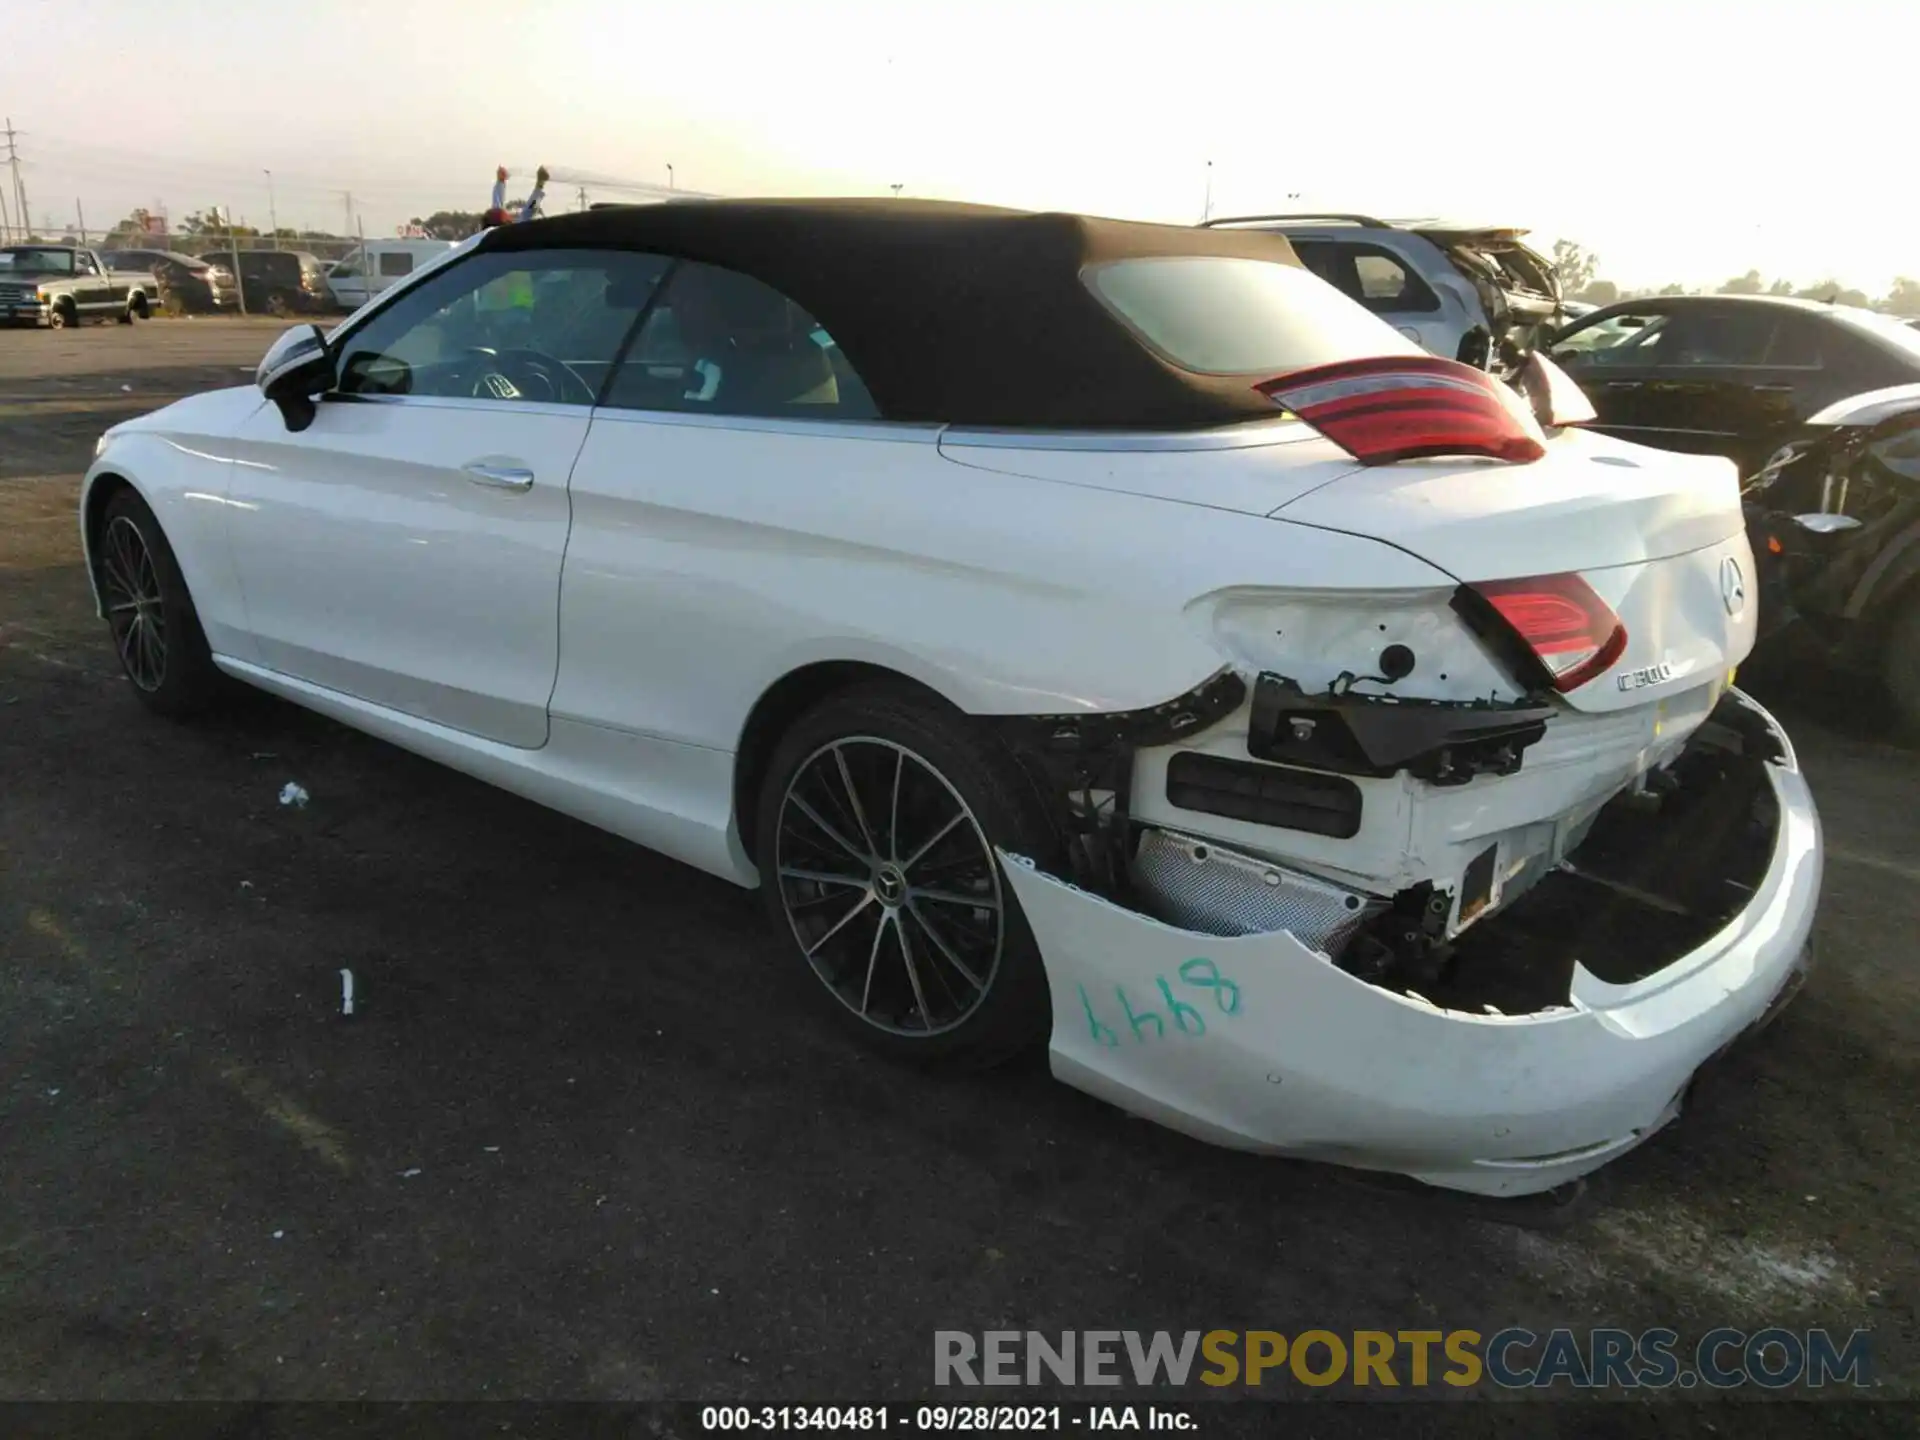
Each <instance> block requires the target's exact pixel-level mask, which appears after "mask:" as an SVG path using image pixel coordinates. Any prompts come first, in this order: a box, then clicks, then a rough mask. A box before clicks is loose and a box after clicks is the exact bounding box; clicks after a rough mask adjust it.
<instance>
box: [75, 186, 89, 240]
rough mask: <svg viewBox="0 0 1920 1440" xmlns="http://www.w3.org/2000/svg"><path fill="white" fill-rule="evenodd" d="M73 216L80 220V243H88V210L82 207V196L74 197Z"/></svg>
mask: <svg viewBox="0 0 1920 1440" xmlns="http://www.w3.org/2000/svg"><path fill="white" fill-rule="evenodd" d="M73 218H74V219H76V220H78V221H79V222H80V243H81V244H82V245H84V244H86V243H87V212H86V211H84V210H82V209H81V208H80V197H79V196H78V195H76V196H74V197H73Z"/></svg>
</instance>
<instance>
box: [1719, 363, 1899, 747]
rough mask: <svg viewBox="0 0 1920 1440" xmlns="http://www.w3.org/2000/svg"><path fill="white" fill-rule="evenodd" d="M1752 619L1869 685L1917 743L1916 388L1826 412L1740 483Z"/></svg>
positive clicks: (1872, 395) (1876, 394)
mask: <svg viewBox="0 0 1920 1440" xmlns="http://www.w3.org/2000/svg"><path fill="white" fill-rule="evenodd" d="M1747 497H1748V507H1749V512H1750V514H1751V515H1752V522H1751V530H1752V539H1753V546H1754V551H1755V553H1756V555H1757V556H1758V557H1759V560H1760V563H1761V565H1762V567H1763V569H1762V572H1761V573H1762V576H1763V579H1764V581H1765V591H1764V594H1763V596H1762V602H1761V617H1762V621H1763V623H1764V624H1765V625H1766V626H1767V627H1768V629H1769V630H1773V629H1781V628H1785V627H1786V626H1788V625H1792V626H1794V627H1795V628H1797V629H1799V630H1800V631H1801V632H1802V633H1803V634H1810V635H1812V636H1814V637H1817V638H1818V639H1819V640H1820V641H1821V642H1823V644H1824V645H1825V647H1826V650H1827V653H1828V655H1829V657H1830V658H1832V659H1833V660H1835V661H1837V662H1839V663H1840V664H1842V665H1844V666H1846V667H1848V668H1851V669H1854V670H1857V671H1860V672H1863V673H1865V674H1869V675H1873V676H1875V677H1877V678H1878V679H1879V680H1880V682H1881V684H1882V686H1883V688H1884V690H1885V692H1886V696H1887V699H1888V700H1889V702H1890V703H1891V705H1892V708H1893V714H1894V718H1895V721H1896V723H1897V724H1898V726H1899V728H1900V730H1901V732H1902V733H1903V736H1904V738H1906V739H1907V740H1908V741H1909V742H1911V743H1915V744H1920V384H1915V385H1901V386H1896V387H1894V388H1892V389H1888V390H1876V391H1872V392H1869V393H1868V394H1865V395H1854V396H1850V397H1849V398H1847V399H1845V400H1842V401H1840V402H1838V403H1837V404H1834V405H1830V406H1828V407H1827V408H1826V409H1824V410H1822V411H1820V412H1819V413H1818V414H1816V415H1814V416H1813V417H1812V418H1811V419H1809V420H1808V421H1807V424H1806V426H1805V427H1804V428H1803V429H1802V430H1801V431H1800V432H1799V433H1798V434H1796V435H1794V436H1793V437H1792V438H1791V439H1790V440H1788V441H1787V443H1786V444H1785V445H1783V446H1781V447H1780V449H1779V450H1778V451H1776V452H1775V453H1774V455H1773V456H1772V457H1771V458H1770V459H1769V460H1768V462H1767V464H1766V465H1765V466H1764V467H1763V468H1762V469H1761V470H1760V472H1759V473H1757V474H1756V475H1754V476H1753V477H1752V478H1751V480H1749V482H1748V484H1747Z"/></svg>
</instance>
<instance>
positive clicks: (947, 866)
mask: <svg viewBox="0 0 1920 1440" xmlns="http://www.w3.org/2000/svg"><path fill="white" fill-rule="evenodd" d="M842 762H844V768H843V766H842ZM889 767H891V769H890V768H889ZM848 777H851V778H852V784H853V787H854V791H855V793H856V794H857V795H859V796H860V797H861V808H860V809H859V810H858V811H856V810H855V809H854V807H853V806H852V805H850V804H848V803H847V802H846V800H845V796H846V786H845V783H844V782H845V781H846V780H847V778H848ZM834 779H838V780H840V781H841V782H842V784H841V786H840V788H839V790H838V792H837V797H838V798H837V801H836V796H835V792H834V791H833V790H832V789H831V781H832V780H834ZM822 785H826V786H828V787H829V788H828V789H827V790H826V791H825V792H823V791H822V790H821V789H820V787H821V786H822ZM793 793H797V794H798V796H799V798H800V799H801V800H805V801H806V802H807V804H808V805H810V806H811V807H812V808H813V811H814V812H815V813H817V814H819V815H820V818H822V819H824V820H826V821H827V822H828V824H830V825H833V826H835V828H836V829H838V830H839V832H840V836H841V837H842V838H843V839H845V838H846V837H847V836H848V833H849V832H851V838H852V843H853V848H854V849H856V850H858V849H861V848H864V849H865V850H866V851H867V853H868V857H869V858H868V861H867V873H868V880H867V883H866V884H865V886H864V888H863V886H862V884H861V883H860V880H859V878H858V877H859V875H860V871H861V867H862V861H861V860H859V859H857V858H855V856H854V854H852V853H849V849H848V847H847V846H846V845H844V844H839V845H836V844H835V843H834V839H833V837H832V834H831V832H824V831H823V830H822V828H821V827H820V826H819V825H818V824H817V823H816V822H815V821H814V820H813V819H812V818H810V817H809V815H808V814H807V813H806V810H805V808H804V807H802V806H801V805H799V804H798V803H797V802H795V801H793V800H792V799H791V798H790V797H791V794H793ZM833 803H837V804H838V806H839V808H838V809H837V810H833V811H831V812H829V809H828V807H829V805H831V804H833ZM949 809H950V810H951V811H952V812H953V813H954V814H957V815H960V816H961V817H962V818H960V819H958V820H952V821H948V820H943V819H942V818H941V817H942V815H943V814H944V813H946V811H947V810H949ZM758 820H759V824H758V828H757V830H756V832H755V833H756V836H757V840H758V849H759V851H760V854H759V856H758V861H759V864H760V869H761V895H762V897H763V900H764V903H765V905H766V908H767V915H768V918H769V920H770V921H771V922H772V924H773V926H774V930H775V933H776V934H777V936H778V937H779V943H780V945H781V947H782V949H783V950H784V951H785V953H786V954H787V955H788V956H789V957H791V958H792V959H794V960H797V961H800V962H801V963H803V964H804V965H805V966H806V971H805V972H803V974H804V975H805V979H806V981H807V982H808V989H809V990H810V991H811V992H812V993H813V994H815V995H816V996H817V997H818V999H819V1000H820V1002H821V1003H822V1004H824V1005H825V1007H826V1009H827V1011H828V1013H830V1014H831V1015H832V1016H834V1017H835V1019H836V1020H837V1021H838V1022H839V1023H841V1024H843V1025H846V1026H847V1027H849V1028H850V1029H851V1030H852V1031H853V1032H854V1033H855V1034H856V1035H858V1036H859V1037H860V1038H861V1039H862V1040H863V1041H865V1042H866V1043H867V1044H868V1045H870V1046H872V1047H873V1048H875V1049H877V1050H879V1051H880V1052H882V1053H883V1054H887V1055H890V1056H893V1057H895V1058H898V1059H903V1060H907V1061H911V1062H914V1063H918V1064H927V1065H947V1066H953V1067H956V1068H982V1067H985V1066H988V1065H993V1064H997V1063H999V1062H1001V1061H1004V1060H1007V1059H1011V1058H1012V1057H1013V1056H1015V1055H1016V1054H1018V1053H1019V1052H1021V1051H1022V1050H1025V1049H1027V1048H1029V1047H1030V1046H1032V1045H1034V1044H1035V1043H1036V1042H1039V1041H1041V1040H1043V1039H1044V1038H1045V1037H1046V1035H1047V1033H1048V1029H1049V1027H1050V1024H1051V1007H1050V1005H1049V1001H1048V991H1047V979H1046V971H1045V968H1044V966H1043V965H1042V964H1041V960H1040V951H1039V947H1038V946H1037V945H1036V944H1035V943H1034V939H1033V933H1032V931H1031V930H1030V929H1029V928H1028V926H1027V921H1026V917H1025V916H1024V915H1023V914H1021V912H1020V907H1019V904H1018V902H1017V901H1015V899H1014V897H1013V891H1012V890H1011V888H1010V887H1008V885H1007V884H1006V879H1005V876H1004V875H1003V874H1002V873H1001V870H1000V866H999V862H998V860H997V859H996V858H995V857H994V855H993V853H992V848H991V847H995V846H1003V847H1005V848H1006V849H1008V850H1010V851H1012V852H1014V853H1015V854H1022V855H1028V856H1032V857H1034V858H1036V859H1039V860H1041V861H1043V862H1045V861H1048V860H1051V858H1052V846H1053V844H1054V841H1053V839H1052V834H1053V832H1052V829H1051V827H1050V826H1049V825H1048V823H1047V820H1046V817H1045V815H1044V813H1043V812H1042V811H1041V809H1040V805H1039V800H1038V797H1037V796H1036V794H1035V792H1034V790H1033V787H1032V786H1031V784H1030V783H1029V782H1028V781H1027V779H1026V778H1025V776H1024V775H1023V773H1022V772H1021V771H1020V769H1019V768H1018V766H1017V765H1016V764H1015V763H1014V761H1013V758H1012V757H1011V756H1010V755H1009V754H1008V753H1007V752H1006V751H1005V750H1004V749H1002V748H1001V747H1000V746H999V744H998V742H996V741H995V740H994V739H993V738H992V737H991V736H989V735H987V734H985V733H983V731H982V730H981V729H980V728H979V727H978V726H977V725H976V724H975V723H974V722H970V721H969V720H968V719H967V718H966V717H965V716H963V715H961V714H959V713H958V712H957V711H955V710H953V709H951V708H950V707H948V706H946V705H944V704H943V703H941V702H940V701H938V700H937V699H935V698H934V697H932V696H929V695H927V694H925V693H923V692H918V691H915V690H913V689H910V688H908V687H906V686H904V685H888V684H878V685H867V686H861V687H859V688H856V689H852V690H847V691H843V692H841V693H840V694H837V695H833V696H830V697H829V698H827V699H826V700H824V701H822V702H821V703H820V704H819V705H817V706H815V707H814V708H813V709H812V710H809V711H808V712H806V714H804V715H802V716H801V717H800V719H799V720H798V721H796V722H795V724H794V726H793V728H792V729H791V730H789V731H788V732H787V734H786V735H785V736H784V737H783V738H782V739H781V741H780V744H779V746H778V747H777V748H776V750H775V752H774V755H773V759H772V761H771V763H770V764H769V765H768V767H767V775H766V780H765V782H764V783H763V785H762V787H761V792H760V796H759V809H758ZM942 825H946V826H947V827H948V828H947V829H946V831H945V832H944V834H942V836H941V838H939V839H937V840H932V839H931V837H932V836H933V835H934V834H935V833H936V832H940V831H941V827H942ZM923 836H925V837H928V838H922V837H923ZM914 851H918V852H919V853H918V854H914V853H912V852H914ZM903 852H905V853H903ZM976 857H984V862H985V863H984V866H983V865H982V864H981V863H980V860H979V859H978V858H976ZM897 862H898V863H897ZM794 870H805V871H807V872H808V873H810V874H811V873H818V874H823V875H824V874H832V875H835V876H836V877H838V878H835V879H834V880H833V881H832V882H831V883H825V882H824V881H813V880H808V879H806V878H804V877H799V876H795V875H793V874H792V873H791V872H792V871H794ZM930 880H937V881H938V882H939V883H938V884H929V883H927V882H929V881H930ZM916 881H917V882H919V883H915V882H916ZM942 886H945V887H946V888H945V889H942V888H941V887H942ZM863 894H864V898H862V896H863ZM839 896H844V897H845V903H844V904H842V903H841V902H840V900H839V899H838V898H836V897H839ZM929 897H932V898H929ZM976 897H977V898H978V900H979V904H977V905H975V904H970V903H967V902H969V901H971V900H973V899H975V898H976ZM869 917H871V923H869ZM803 935H806V936H807V937H808V939H807V940H803V939H802V938H801V937H802V936H803ZM902 935H904V936H906V942H905V948H904V949H903V947H902V942H901V939H900V937H901V936H902ZM809 941H811V942H812V944H813V945H814V946H815V947H817V948H816V949H815V951H814V953H813V954H812V955H809V954H808V944H809ZM909 956H911V957H913V958H912V963H909V960H908V957H909ZM969 981H971V982H972V983H971V984H970V983H969ZM856 994H857V997H858V1001H857V1004H856V998H855V997H856Z"/></svg>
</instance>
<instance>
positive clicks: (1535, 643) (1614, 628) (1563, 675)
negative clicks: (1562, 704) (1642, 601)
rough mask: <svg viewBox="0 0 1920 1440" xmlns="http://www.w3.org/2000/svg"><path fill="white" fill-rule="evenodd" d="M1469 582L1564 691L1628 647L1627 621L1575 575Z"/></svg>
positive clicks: (1588, 678) (1584, 679)
mask: <svg viewBox="0 0 1920 1440" xmlns="http://www.w3.org/2000/svg"><path fill="white" fill-rule="evenodd" d="M1471 588H1472V589H1473V591H1474V593H1475V594H1477V595H1479V596H1480V598H1481V599H1483V600H1485V601H1486V602H1487V603H1488V604H1489V605H1491V606H1492V607H1493V608H1494V610H1495V611H1497V612H1498V613H1499V615H1500V618H1501V619H1502V620H1504V621H1506V623H1507V625H1508V627H1509V628H1510V629H1511V630H1512V631H1513V633H1514V634H1515V635H1516V636H1518V637H1519V638H1520V639H1521V640H1522V641H1524V642H1525V643H1526V646H1527V649H1528V650H1530V651H1532V652H1533V654H1534V656H1535V658H1537V659H1538V660H1539V661H1540V663H1541V664H1542V665H1544V666H1545V667H1546V670H1547V673H1548V675H1550V676H1551V677H1552V678H1553V688H1554V689H1556V690H1558V691H1560V692H1561V693H1562V694H1565V693H1566V692H1567V691H1569V690H1578V689H1579V688H1580V687H1581V686H1582V685H1584V684H1586V683H1587V682H1588V681H1589V680H1591V679H1593V677H1594V676H1596V675H1598V674H1599V673H1600V672H1601V671H1603V670H1605V669H1606V668H1607V667H1608V666H1609V665H1611V664H1613V662H1614V661H1616V660H1618V659H1619V658H1620V656H1621V655H1622V653H1624V652H1625V650H1626V648H1627V627H1626V626H1625V625H1622V624H1621V623H1620V617H1619V616H1618V615H1616V614H1614V613H1613V607H1612V606H1611V605H1609V604H1607V602H1606V601H1604V600H1602V599H1601V598H1600V597H1599V596H1598V595H1596V594H1594V593H1593V587H1592V586H1591V585H1589V584H1587V582H1586V581H1585V580H1582V579H1581V578H1580V577H1579V576H1578V575H1539V576H1534V577H1533V578H1531V579H1526V580H1483V581H1481V582H1480V583H1478V584H1476V585H1474V586H1472V587H1471Z"/></svg>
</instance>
